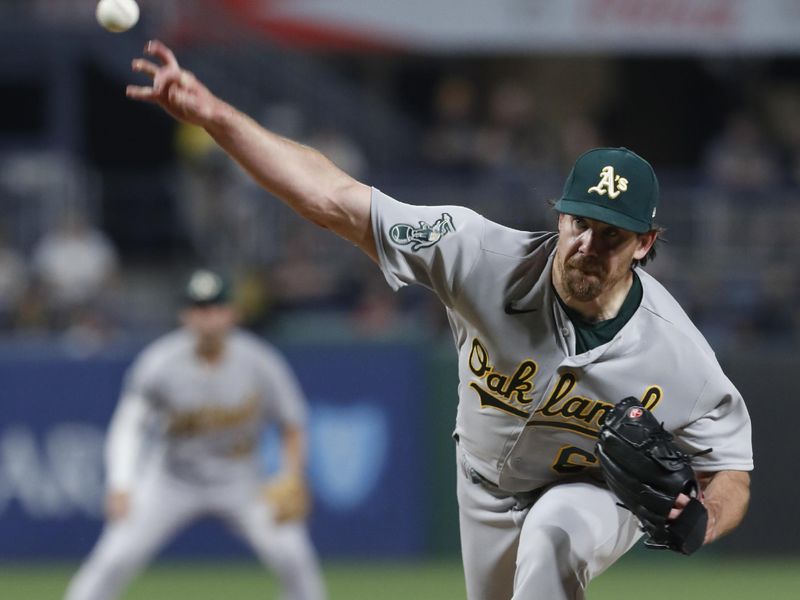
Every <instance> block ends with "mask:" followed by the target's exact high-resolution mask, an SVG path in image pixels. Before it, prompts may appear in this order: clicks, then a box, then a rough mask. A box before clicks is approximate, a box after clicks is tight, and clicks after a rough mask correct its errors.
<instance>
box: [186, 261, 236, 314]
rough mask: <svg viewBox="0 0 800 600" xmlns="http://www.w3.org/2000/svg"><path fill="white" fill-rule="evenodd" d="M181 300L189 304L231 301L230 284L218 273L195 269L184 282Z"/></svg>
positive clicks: (209, 304)
mask: <svg viewBox="0 0 800 600" xmlns="http://www.w3.org/2000/svg"><path fill="white" fill-rule="evenodd" d="M183 300H184V303H185V304H187V305H189V306H211V305H215V304H228V303H229V302H230V301H231V289H230V285H228V282H227V281H226V280H225V278H224V277H222V275H220V274H219V273H215V272H214V271H210V270H208V269H197V270H196V271H194V272H193V273H192V274H191V276H190V277H189V280H188V281H187V283H186V287H185V288H184V292H183Z"/></svg>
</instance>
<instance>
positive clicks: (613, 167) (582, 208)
mask: <svg viewBox="0 0 800 600" xmlns="http://www.w3.org/2000/svg"><path fill="white" fill-rule="evenodd" d="M657 205H658V179H656V174H655V172H654V171H653V167H651V166H650V163H648V162H647V161H646V160H645V159H643V158H642V157H641V156H639V155H638V154H636V153H635V152H631V151H630V150H628V149H627V148H594V149H593V150H589V151H588V152H584V153H583V154H581V155H580V156H579V157H578V160H576V161H575V166H573V167H572V171H571V172H570V174H569V177H567V183H566V184H565V185H564V193H563V194H562V197H561V199H560V200H559V201H558V202H556V205H555V209H556V210H557V211H558V212H562V213H567V214H570V215H576V216H578V217H587V218H589V219H596V220H597V221H602V222H603V223H608V224H610V225H615V226H616V227H620V228H621V229H627V230H629V231H635V232H636V233H645V232H647V231H650V230H651V229H653V219H655V216H656V207H657Z"/></svg>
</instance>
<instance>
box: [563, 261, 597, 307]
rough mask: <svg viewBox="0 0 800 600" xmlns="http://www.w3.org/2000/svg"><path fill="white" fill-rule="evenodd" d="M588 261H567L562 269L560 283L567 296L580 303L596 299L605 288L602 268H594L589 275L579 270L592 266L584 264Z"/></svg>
mask: <svg viewBox="0 0 800 600" xmlns="http://www.w3.org/2000/svg"><path fill="white" fill-rule="evenodd" d="M587 262H589V261H581V260H580V259H578V260H575V259H573V260H572V261H567V263H568V264H565V265H563V267H562V272H561V275H562V281H563V282H564V287H566V288H567V292H569V295H570V296H571V297H573V298H575V299H576V300H578V301H580V302H588V301H590V300H594V299H595V298H597V297H598V296H599V295H600V293H601V292H602V291H603V290H604V289H605V288H606V283H607V282H606V275H607V274H606V273H605V271H603V270H602V267H600V268H596V269H595V270H592V271H591V272H589V273H586V272H585V271H583V270H581V267H583V268H584V269H585V268H586V267H590V266H593V265H589V264H586V263H587Z"/></svg>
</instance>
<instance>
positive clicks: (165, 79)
mask: <svg viewBox="0 0 800 600" xmlns="http://www.w3.org/2000/svg"><path fill="white" fill-rule="evenodd" d="M183 82H184V77H183V71H182V70H181V69H180V68H179V67H178V66H177V65H175V66H172V67H162V68H160V69H159V70H158V72H157V73H156V76H155V77H153V90H155V91H156V92H157V93H159V94H160V93H161V92H163V91H164V90H166V89H169V88H171V87H172V86H173V84H175V83H177V84H182V83H183Z"/></svg>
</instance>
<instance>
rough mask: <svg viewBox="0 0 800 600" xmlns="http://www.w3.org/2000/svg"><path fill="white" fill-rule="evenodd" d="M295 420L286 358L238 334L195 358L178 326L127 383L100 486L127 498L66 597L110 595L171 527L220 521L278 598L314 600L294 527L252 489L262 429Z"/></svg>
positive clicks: (311, 574)
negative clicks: (216, 357)
mask: <svg viewBox="0 0 800 600" xmlns="http://www.w3.org/2000/svg"><path fill="white" fill-rule="evenodd" d="M305 419H306V405H305V400H304V398H303V396H302V392H301V391H300V388H299V386H298V384H297V382H296V380H295V378H294V376H293V375H292V373H291V371H290V370H289V368H288V366H287V364H286V362H285V360H284V359H283V358H282V357H281V356H280V355H279V354H278V352H277V351H276V350H274V349H273V348H271V347H269V346H268V345H266V344H264V343H263V342H261V341H258V340H256V338H255V337H253V336H251V335H249V334H247V333H245V332H242V331H239V330H233V331H231V332H230V333H229V334H228V335H227V339H226V347H225V351H224V354H223V355H222V358H221V359H220V361H219V362H218V363H217V364H213V365H209V364H207V363H204V362H202V361H200V360H199V359H198V357H197V355H196V352H195V342H194V339H193V334H192V333H191V332H190V331H187V330H185V329H180V330H177V331H175V332H173V333H170V334H168V335H166V336H164V337H163V338H161V339H159V340H157V341H155V342H154V343H153V344H151V345H150V346H149V347H148V348H146V349H145V350H144V351H143V352H142V354H141V355H140V356H139V357H138V359H137V360H136V362H135V363H134V365H133V366H132V367H131V369H130V371H129V373H128V375H127V377H126V380H125V384H124V389H123V392H122V397H121V401H120V405H119V407H118V409H117V411H116V413H115V416H114V419H113V421H112V426H111V431H110V434H109V439H108V446H107V447H108V457H107V459H108V479H109V488H110V489H130V490H131V491H132V500H131V508H130V512H129V514H128V515H127V516H126V517H124V518H122V519H119V520H112V521H110V522H109V524H108V525H107V526H106V528H105V530H104V531H103V534H102V537H101V538H100V540H99V542H98V544H97V546H96V547H95V549H94V551H93V552H92V554H91V556H90V557H89V559H88V561H87V562H86V564H85V565H84V566H83V567H82V569H81V571H80V572H79V573H78V575H77V576H76V578H75V579H74V580H73V582H72V584H71V586H70V589H69V591H68V593H67V599H68V600H100V599H111V598H115V597H117V595H118V593H119V591H120V589H121V588H122V586H123V585H124V584H126V583H127V582H128V581H129V580H130V579H131V578H132V577H133V576H134V575H135V574H136V573H137V572H138V571H139V570H140V569H141V568H142V567H143V566H144V564H145V563H146V562H147V561H148V559H150V558H151V557H152V556H153V555H154V554H155V553H156V552H157V551H158V550H159V549H160V548H161V547H162V546H163V544H165V543H166V542H167V541H168V539H169V538H170V537H171V536H172V535H173V534H174V533H175V532H176V530H178V529H179V528H181V527H183V526H184V525H186V524H187V523H189V522H190V521H192V520H194V519H196V518H198V517H201V516H204V515H212V516H215V517H219V518H221V519H223V520H224V521H225V522H226V523H227V524H228V525H230V527H231V528H232V529H233V530H234V531H235V532H236V533H237V534H238V535H239V536H241V538H242V539H244V540H245V541H246V542H247V543H248V544H249V545H250V546H251V547H252V548H253V550H254V551H255V553H256V554H257V555H258V557H259V559H260V560H261V561H262V562H263V563H264V564H265V565H267V566H268V567H269V568H270V569H271V570H272V571H274V573H275V574H276V575H277V576H278V578H279V579H280V583H281V585H282V588H283V590H284V594H285V598H287V599H293V600H294V599H296V600H318V599H321V598H323V597H324V591H323V585H322V579H321V575H320V571H319V567H318V563H317V558H316V556H315V553H314V551H313V548H312V546H311V543H310V540H309V536H308V532H307V529H306V526H305V524H304V523H302V522H290V523H286V524H277V523H276V522H275V521H274V519H273V517H272V514H271V509H270V507H269V505H268V504H267V502H265V500H264V497H263V492H262V485H263V479H264V477H263V475H262V473H261V465H260V462H259V448H260V440H261V436H262V434H263V431H264V427H265V425H266V424H267V423H276V424H278V425H281V426H286V425H294V426H303V425H304V423H305Z"/></svg>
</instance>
